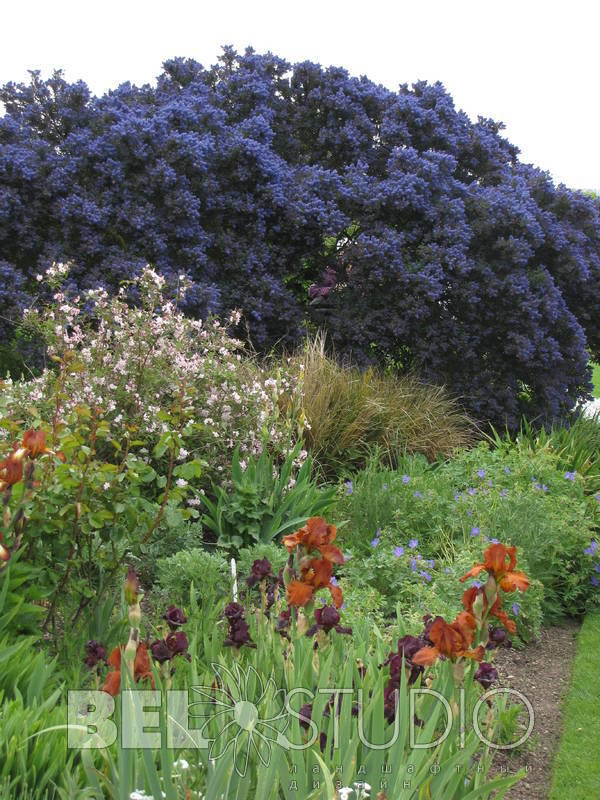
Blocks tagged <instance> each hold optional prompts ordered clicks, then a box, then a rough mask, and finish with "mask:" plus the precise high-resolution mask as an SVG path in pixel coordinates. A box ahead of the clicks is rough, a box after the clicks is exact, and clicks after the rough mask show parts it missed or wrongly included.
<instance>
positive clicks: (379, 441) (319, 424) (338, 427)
mask: <svg viewBox="0 0 600 800" xmlns="http://www.w3.org/2000/svg"><path fill="white" fill-rule="evenodd" d="M291 366H292V367H295V369H296V370H297V374H298V377H299V382H300V390H301V406H302V412H303V414H304V417H305V418H306V421H307V422H308V426H307V428H306V431H305V440H306V442H307V445H308V447H309V449H310V451H311V453H312V455H313V457H314V459H315V462H316V464H317V465H318V467H319V469H320V470H321V472H322V473H323V474H325V475H326V476H328V477H335V476H337V475H340V474H343V473H344V472H347V471H348V470H351V469H354V468H359V467H362V466H363V465H364V463H365V461H366V459H367V457H368V452H369V448H372V447H373V446H375V445H379V446H380V448H381V450H382V452H383V454H384V455H385V457H386V458H387V459H388V460H389V461H391V462H392V463H394V464H395V463H396V461H397V459H398V458H399V456H400V455H401V454H402V453H403V452H404V451H408V452H410V453H423V454H425V456H427V458H428V459H430V460H432V459H435V458H437V457H439V456H440V455H441V456H448V455H450V454H451V453H452V452H453V451H454V449H455V448H458V447H464V446H467V445H468V444H469V443H470V442H471V441H472V427H473V426H472V423H471V421H470V420H469V419H468V418H467V417H466V416H465V415H464V414H463V413H462V412H461V410H460V407H459V405H458V403H456V402H455V401H454V400H452V399H451V398H450V397H448V395H447V394H446V392H445V391H444V390H443V389H442V388H440V387H438V386H428V385H424V384H422V383H420V382H419V381H418V380H417V379H416V378H414V377H411V376H404V377H399V376H398V375H397V374H394V373H392V372H378V371H376V370H373V369H368V370H366V371H362V372H361V371H360V370H359V369H358V368H355V367H351V366H344V365H341V364H339V363H338V362H337V361H336V360H335V359H334V358H332V357H330V356H328V355H327V353H326V349H325V338H324V336H323V335H320V334H319V335H317V336H316V337H315V338H314V339H312V340H309V341H308V342H307V343H306V346H305V348H304V350H303V351H302V352H301V353H299V354H297V355H296V356H295V357H294V359H293V360H292V364H291Z"/></svg>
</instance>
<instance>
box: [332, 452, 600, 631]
mask: <svg viewBox="0 0 600 800" xmlns="http://www.w3.org/2000/svg"><path fill="white" fill-rule="evenodd" d="M478 473H480V474H481V475H483V477H480V475H479V474H478ZM490 484H491V485H490ZM598 505H600V504H599V503H598V502H597V500H596V499H594V498H591V499H589V500H588V499H586V498H585V496H584V482H583V480H582V479H581V478H580V477H579V476H578V475H575V476H574V480H569V479H568V478H565V471H564V470H563V469H562V468H561V467H559V463H558V457H557V455H556V454H554V453H552V452H550V451H549V450H548V449H543V450H540V451H537V452H533V451H531V450H530V449H528V448H519V447H517V446H515V445H514V444H512V445H511V444H510V443H508V444H506V445H505V446H503V447H498V448H495V449H494V450H490V449H489V447H488V446H487V445H486V444H485V443H482V444H481V445H480V446H478V447H477V448H475V449H473V450H471V451H462V452H461V453H459V454H457V456H456V458H454V459H452V460H450V461H448V462H445V463H443V464H440V465H434V466H431V467H428V466H426V465H425V464H424V463H423V461H421V460H418V459H415V460H414V462H413V463H412V464H411V462H410V461H408V462H406V461H405V462H403V467H402V471H393V470H378V469H377V468H376V467H375V466H374V465H373V464H372V465H370V466H369V467H368V468H367V469H366V470H365V471H363V472H361V473H359V474H358V475H356V476H355V477H354V479H353V482H352V493H351V494H348V489H346V490H345V491H344V492H343V494H341V495H340V499H339V503H338V509H337V511H338V516H339V517H340V518H343V519H347V520H348V524H347V527H346V528H345V529H344V531H343V533H342V534H341V543H342V546H343V547H344V549H345V550H350V551H351V552H352V553H353V554H354V555H355V556H361V557H362V556H367V555H368V554H369V553H372V554H373V548H372V546H371V542H372V541H373V540H374V539H375V537H376V533H377V531H378V529H380V528H381V531H382V532H383V536H382V535H381V534H380V539H381V541H382V545H385V543H389V549H388V550H385V548H384V549H383V550H382V551H380V552H381V553H382V554H381V555H379V554H373V555H372V558H374V561H373V569H372V572H369V570H371V567H365V571H364V572H363V571H361V572H362V574H363V575H372V578H371V580H372V581H373V585H374V586H375V587H376V588H380V590H381V591H382V592H385V587H386V585H387V586H390V585H393V586H396V582H395V581H394V579H393V574H392V573H393V570H394V569H398V570H400V569H402V567H401V565H400V563H397V564H396V565H395V566H394V567H392V566H390V565H391V564H393V563H394V562H395V561H396V560H395V559H394V558H393V555H391V554H392V550H393V547H396V546H401V547H404V548H405V549H406V550H407V552H408V543H409V541H410V540H412V539H417V540H418V542H419V553H420V554H421V555H422V556H423V558H424V559H434V560H435V561H436V564H437V562H440V566H444V567H446V566H450V567H452V562H453V561H454V560H455V559H456V558H457V553H460V552H461V551H462V552H469V553H472V549H471V545H472V543H475V544H476V545H477V546H478V547H479V548H481V544H482V541H483V542H485V539H486V537H487V539H498V540H500V541H501V542H503V543H504V544H514V545H517V546H518V547H519V548H520V552H521V553H522V556H523V558H524V563H526V564H527V567H528V569H529V574H530V577H532V578H534V579H535V580H537V581H540V582H541V583H542V584H543V604H542V608H543V613H544V618H545V620H546V621H547V622H550V621H553V620H556V619H558V618H560V617H561V616H563V615H565V614H570V615H577V614H581V613H582V612H583V611H584V610H585V608H586V607H589V606H590V605H593V604H594V603H596V602H598V594H599V593H598V591H597V590H596V589H595V587H594V586H593V583H592V579H593V577H594V563H595V562H594V561H593V559H592V558H591V557H590V556H589V555H586V553H585V552H584V551H585V550H586V549H587V548H589V546H590V543H591V542H592V540H594V538H597V535H596V533H595V531H596V530H597V527H596V526H597V524H598V522H597V520H598V513H599V512H598V508H597V506H598ZM541 542H543V547H542V546H540V543H541ZM369 561H370V559H368V560H367V564H368V563H369ZM351 563H352V562H351ZM465 566H470V565H465ZM349 568H350V569H351V568H352V567H351V566H350V567H349ZM421 569H422V568H421V567H419V569H418V571H417V574H418V572H419V571H421ZM427 571H428V572H429V570H427ZM465 571H466V570H465ZM378 574H380V575H381V577H380V578H378V577H377V575H378ZM432 574H433V573H432ZM413 583H414V581H413ZM411 585H412V584H411V583H410V582H409V583H408V584H407V586H406V587H402V586H398V588H397V589H394V591H391V590H388V591H389V602H388V609H389V607H392V606H393V604H394V603H395V602H396V600H395V592H396V591H398V592H405V593H407V592H410V591H412V589H409V587H410V586H411ZM419 591H420V590H419ZM440 593H442V594H443V590H440V592H436V593H435V594H440ZM530 596H532V595H530ZM432 601H435V598H432ZM516 602H519V603H521V601H520V600H517V601H516ZM524 602H527V601H525V600H524ZM527 613H528V614H530V615H531V620H530V623H529V624H528V626H527V628H528V630H529V633H527V631H525V630H524V631H523V634H524V635H525V636H527V635H531V632H533V631H535V629H536V628H537V627H538V625H539V620H538V618H537V613H536V612H535V610H534V609H533V608H532V609H531V611H530V612H527Z"/></svg>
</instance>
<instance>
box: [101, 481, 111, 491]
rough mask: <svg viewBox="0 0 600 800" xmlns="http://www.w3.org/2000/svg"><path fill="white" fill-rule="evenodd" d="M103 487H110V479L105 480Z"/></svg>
mask: <svg viewBox="0 0 600 800" xmlns="http://www.w3.org/2000/svg"><path fill="white" fill-rule="evenodd" d="M102 488H103V489H104V491H106V490H107V489H110V483H109V482H108V481H105V482H104V484H103V485H102Z"/></svg>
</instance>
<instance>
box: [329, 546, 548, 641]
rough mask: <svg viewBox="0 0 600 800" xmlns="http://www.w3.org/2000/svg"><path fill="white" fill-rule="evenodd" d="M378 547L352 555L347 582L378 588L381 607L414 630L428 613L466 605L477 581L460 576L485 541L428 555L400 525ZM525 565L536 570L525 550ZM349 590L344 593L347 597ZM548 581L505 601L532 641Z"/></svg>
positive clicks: (453, 611)
mask: <svg viewBox="0 0 600 800" xmlns="http://www.w3.org/2000/svg"><path fill="white" fill-rule="evenodd" d="M373 541H374V542H376V541H378V544H376V545H375V546H374V547H372V552H371V555H370V556H369V557H367V558H364V557H361V558H357V559H351V560H350V561H349V562H348V564H347V566H346V567H345V568H344V572H343V574H344V579H343V582H342V585H343V586H346V585H350V586H354V585H356V584H357V582H359V581H361V582H362V583H361V585H364V584H367V585H368V586H369V587H372V589H374V590H375V592H376V596H377V598H378V607H379V611H380V613H381V614H382V615H385V617H387V618H388V619H389V618H390V617H392V616H393V615H394V614H395V613H398V614H399V615H400V617H401V619H402V621H403V624H404V626H405V627H406V629H407V630H409V631H419V630H420V629H421V628H422V624H423V616H424V615H425V614H428V613H429V614H432V615H434V616H435V615H437V614H439V615H441V616H443V617H445V618H446V619H453V618H454V617H456V615H457V614H458V613H459V612H460V611H462V610H463V606H462V595H463V592H464V590H465V589H466V588H468V587H469V586H470V585H471V584H472V581H468V582H465V584H462V583H460V582H459V580H458V579H459V578H460V577H461V576H462V575H464V574H465V573H466V572H467V571H468V570H469V569H470V568H471V567H472V566H473V564H474V563H476V562H478V561H479V560H480V559H481V552H482V543H481V542H480V541H478V540H475V539H474V540H473V541H472V542H468V543H467V545H466V546H460V547H454V548H451V549H449V550H448V551H447V552H446V554H445V555H444V556H441V557H438V558H429V557H427V556H424V555H423V553H422V550H421V547H420V544H416V541H417V540H416V539H413V540H412V541H411V544H413V545H414V546H413V547H411V546H410V545H409V544H408V543H407V542H406V541H403V540H401V539H398V537H397V535H396V533H395V532H394V531H390V532H388V531H386V530H383V531H382V532H380V533H379V535H378V537H377V539H374V540H373ZM519 569H522V570H524V571H525V572H526V573H528V574H529V573H530V570H529V567H528V564H527V562H526V560H525V559H524V558H523V556H522V554H519ZM345 596H346V595H345V592H344V597H345ZM542 600H543V587H542V584H541V582H540V581H538V580H535V579H534V580H532V585H531V587H530V588H529V590H528V591H527V592H513V593H510V594H506V595H505V602H504V607H505V609H506V610H507V611H508V613H509V614H511V610H512V607H513V603H516V604H517V605H518V608H516V607H515V608H516V611H517V613H516V614H515V613H514V612H513V613H512V614H511V616H512V617H513V618H514V619H515V622H516V624H517V635H518V637H519V638H520V639H521V640H522V641H529V640H530V639H532V638H535V637H536V636H538V635H539V632H540V627H541V622H542Z"/></svg>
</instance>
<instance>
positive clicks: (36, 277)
mask: <svg viewBox="0 0 600 800" xmlns="http://www.w3.org/2000/svg"><path fill="white" fill-rule="evenodd" d="M35 279H36V281H37V282H38V283H39V282H40V281H43V280H44V276H43V275H40V273H39V272H38V274H37V275H36V276H35Z"/></svg>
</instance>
